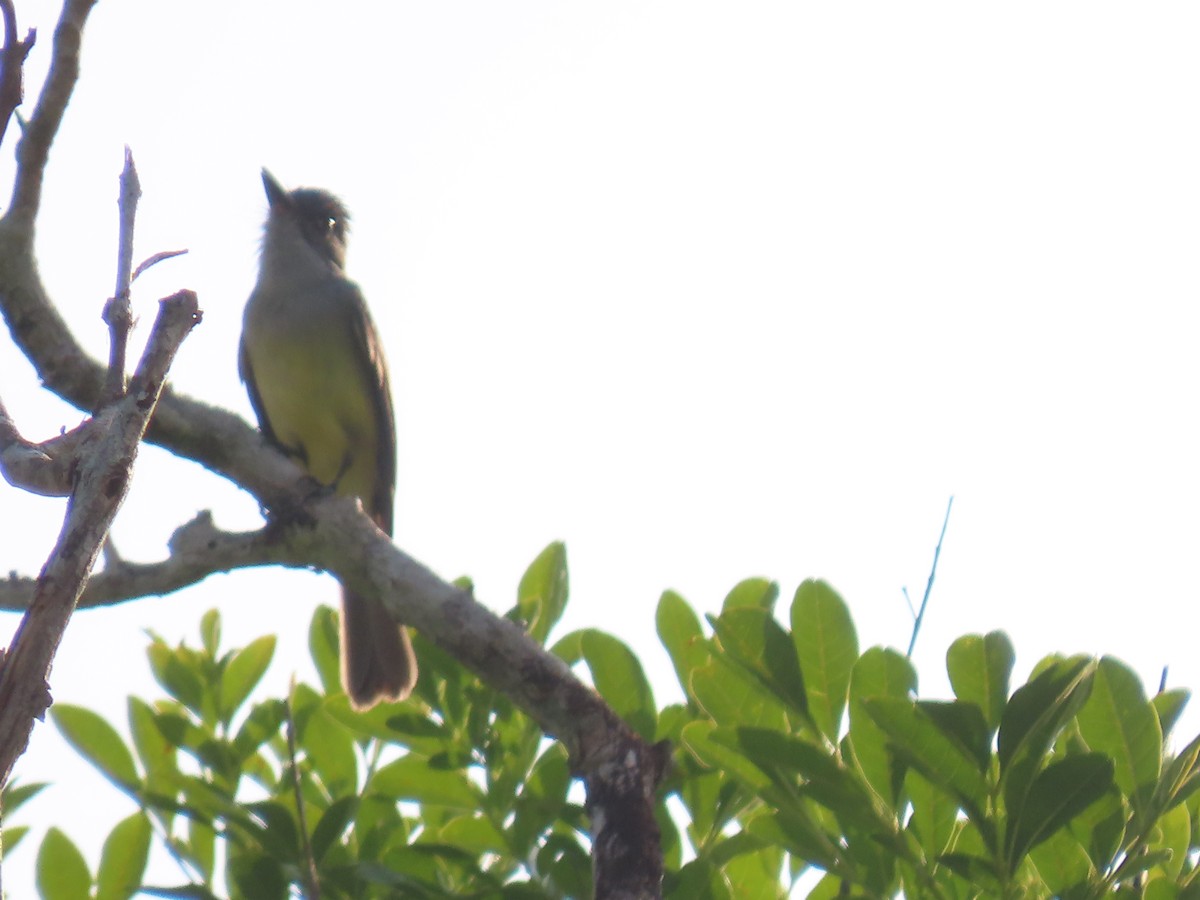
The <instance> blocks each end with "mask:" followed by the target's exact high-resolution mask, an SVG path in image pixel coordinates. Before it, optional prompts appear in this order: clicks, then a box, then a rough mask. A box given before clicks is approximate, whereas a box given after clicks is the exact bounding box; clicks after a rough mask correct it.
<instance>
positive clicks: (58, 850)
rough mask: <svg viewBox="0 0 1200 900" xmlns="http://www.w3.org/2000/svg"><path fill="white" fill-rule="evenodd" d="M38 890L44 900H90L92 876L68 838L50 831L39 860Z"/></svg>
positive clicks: (41, 849) (39, 851) (81, 856)
mask: <svg viewBox="0 0 1200 900" xmlns="http://www.w3.org/2000/svg"><path fill="white" fill-rule="evenodd" d="M37 888H38V893H39V894H40V895H41V897H42V900H81V898H84V897H89V896H91V888H92V875H91V873H90V872H89V871H88V867H87V862H86V861H85V860H84V858H83V854H82V853H80V852H79V848H78V847H76V846H75V845H74V844H73V843H72V842H71V839H70V838H69V837H67V836H66V835H65V834H64V833H63V832H61V831H59V830H58V829H57V828H51V829H50V830H48V831H47V832H46V836H45V837H44V838H42V846H41V847H39V848H38V856H37Z"/></svg>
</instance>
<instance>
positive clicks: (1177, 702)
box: [1150, 688, 1192, 741]
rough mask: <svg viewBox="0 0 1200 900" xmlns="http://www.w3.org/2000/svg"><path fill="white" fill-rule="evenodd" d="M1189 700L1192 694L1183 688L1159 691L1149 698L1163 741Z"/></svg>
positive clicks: (1169, 733)
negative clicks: (1156, 716) (1156, 714)
mask: <svg viewBox="0 0 1200 900" xmlns="http://www.w3.org/2000/svg"><path fill="white" fill-rule="evenodd" d="M1191 698H1192V692H1191V691H1188V690H1184V689H1183V688H1172V689H1171V690H1169V691H1160V692H1159V693H1157V694H1155V695H1154V697H1153V698H1151V700H1150V703H1151V704H1152V705H1153V706H1154V711H1155V712H1156V713H1158V723H1159V727H1160V728H1161V729H1162V735H1163V740H1164V741H1165V740H1166V739H1167V738H1168V737H1170V735H1171V731H1172V729H1174V728H1175V723H1176V722H1178V721H1179V716H1180V714H1181V713H1182V712H1183V708H1184V707H1185V706H1187V702H1188V700H1190V699H1191Z"/></svg>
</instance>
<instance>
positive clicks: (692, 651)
mask: <svg viewBox="0 0 1200 900" xmlns="http://www.w3.org/2000/svg"><path fill="white" fill-rule="evenodd" d="M655 625H656V627H657V629H658V639H659V640H660V641H662V645H663V646H664V647H665V648H666V650H667V653H668V654H669V655H670V657H671V663H672V664H673V665H674V666H675V675H676V676H677V677H678V678H679V684H680V686H681V687H682V688H683V689H684V691H685V692H688V696H691V693H690V688H691V677H692V672H693V671H695V670H696V669H698V668H699V667H700V666H703V665H706V664H707V663H708V661H709V659H710V657H711V653H710V650H709V643H708V640H707V639H706V638H705V637H704V633H703V632H702V631H701V630H700V619H699V618H698V617H697V616H696V613H695V611H693V609H692V608H691V607H690V606H688V603H687V601H686V600H684V599H683V598H682V597H680V596H679V595H678V594H676V593H675V592H674V591H666V592H664V593H663V595H662V597H661V598H660V599H659V601H658V610H657V612H656V613H655Z"/></svg>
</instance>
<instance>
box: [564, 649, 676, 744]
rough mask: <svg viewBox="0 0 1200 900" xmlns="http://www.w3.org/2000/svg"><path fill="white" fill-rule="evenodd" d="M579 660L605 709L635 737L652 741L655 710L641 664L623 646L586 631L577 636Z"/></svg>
mask: <svg viewBox="0 0 1200 900" xmlns="http://www.w3.org/2000/svg"><path fill="white" fill-rule="evenodd" d="M581 640H582V650H583V658H584V659H585V660H586V661H587V664H588V669H589V671H591V673H592V683H593V684H595V685H596V690H597V691H599V692H600V696H601V697H603V698H604V699H605V700H606V701H607V702H608V705H609V706H611V707H612V708H613V710H614V711H615V712H616V713H617V715H619V716H620V717H621V718H622V719H624V720H625V721H626V722H628V723H629V725H630V727H631V728H633V730H634V731H636V732H637V733H638V734H640V735H641V736H642V737H643V738H645V739H646V740H648V741H653V740H654V732H655V729H656V728H657V723H658V707H657V706H656V705H655V703H654V693H653V692H652V691H651V690H650V682H648V681H647V680H646V673H645V672H643V671H642V664H641V662H640V661H639V660H638V658H637V656H636V655H634V652H633V651H632V650H630V649H629V648H628V647H627V646H626V645H625V644H623V643H622V642H621V641H619V640H617V639H616V638H615V637H613V636H612V635H609V634H605V633H604V632H603V631H596V630H594V629H587V630H585V631H584V632H583V634H582V636H581Z"/></svg>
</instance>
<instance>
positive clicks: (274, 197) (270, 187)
mask: <svg viewBox="0 0 1200 900" xmlns="http://www.w3.org/2000/svg"><path fill="white" fill-rule="evenodd" d="M262 180H263V188H265V189H266V192H267V203H268V204H269V205H270V206H271V208H275V207H283V206H287V191H285V190H284V189H283V185H281V184H280V183H279V182H278V181H276V180H275V176H274V175H272V174H271V173H270V172H268V171H267V170H266V169H263V170H262Z"/></svg>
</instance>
